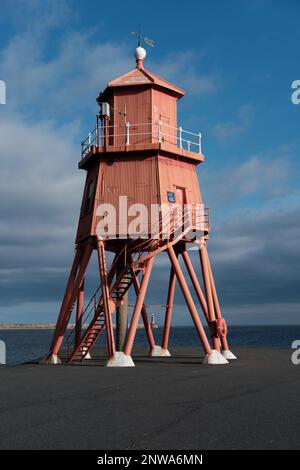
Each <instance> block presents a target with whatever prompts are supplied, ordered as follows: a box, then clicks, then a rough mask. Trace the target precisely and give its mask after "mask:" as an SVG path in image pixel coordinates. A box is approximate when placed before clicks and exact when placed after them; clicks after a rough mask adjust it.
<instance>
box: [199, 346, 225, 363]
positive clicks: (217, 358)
mask: <svg viewBox="0 0 300 470" xmlns="http://www.w3.org/2000/svg"><path fill="white" fill-rule="evenodd" d="M202 363H203V364H208V365H220V364H228V361H227V359H225V357H224V356H223V355H222V354H221V353H220V352H219V351H217V350H216V349H213V350H212V352H211V354H206V356H205V358H204V359H203V362H202Z"/></svg>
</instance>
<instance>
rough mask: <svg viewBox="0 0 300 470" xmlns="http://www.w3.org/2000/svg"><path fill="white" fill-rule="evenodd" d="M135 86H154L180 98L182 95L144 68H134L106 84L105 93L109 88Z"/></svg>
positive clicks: (181, 92) (172, 86)
mask: <svg viewBox="0 0 300 470" xmlns="http://www.w3.org/2000/svg"><path fill="white" fill-rule="evenodd" d="M137 85H156V86H158V87H161V88H165V89H167V90H169V91H171V92H173V93H175V95H177V96H178V98H181V97H182V96H183V95H184V91H183V90H182V89H181V88H179V87H177V86H176V85H173V84H172V83H170V82H168V81H167V80H165V79H163V78H161V77H159V76H158V75H155V74H154V73H152V72H149V70H146V69H144V68H135V69H133V70H131V71H130V72H127V73H125V74H124V75H121V76H120V77H118V78H115V79H114V80H112V81H110V82H108V84H107V88H106V90H105V91H106V92H107V91H108V89H110V88H115V87H122V86H137Z"/></svg>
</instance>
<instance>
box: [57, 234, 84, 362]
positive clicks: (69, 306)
mask: <svg viewBox="0 0 300 470" xmlns="http://www.w3.org/2000/svg"><path fill="white" fill-rule="evenodd" d="M92 251H93V245H92V243H87V244H86V246H85V251H84V254H83V257H82V261H81V263H80V268H79V271H78V274H77V277H76V280H75V283H74V286H73V289H72V291H71V293H70V297H69V300H68V302H67V304H66V307H65V309H64V311H63V312H62V313H63V315H62V320H61V323H60V325H59V326H58V332H57V339H56V341H55V344H54V347H53V350H52V353H53V354H55V355H57V354H58V352H59V350H60V347H61V343H62V341H63V338H64V334H65V331H66V328H67V326H68V323H69V320H70V316H71V314H72V310H73V306H74V303H75V300H76V297H77V295H78V291H79V287H80V285H81V283H82V280H83V278H84V275H85V271H86V268H87V265H88V262H89V260H90V257H91V254H92Z"/></svg>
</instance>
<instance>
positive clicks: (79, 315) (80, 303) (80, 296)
mask: <svg viewBox="0 0 300 470" xmlns="http://www.w3.org/2000/svg"><path fill="white" fill-rule="evenodd" d="M83 304H84V278H83V281H82V283H81V286H80V288H79V292H78V297H77V308H76V326H75V348H76V347H77V345H78V344H79V342H80V339H81V329H82V314H83Z"/></svg>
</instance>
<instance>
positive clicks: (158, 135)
mask: <svg viewBox="0 0 300 470" xmlns="http://www.w3.org/2000/svg"><path fill="white" fill-rule="evenodd" d="M157 138H158V143H159V144H161V121H160V120H158V121H157Z"/></svg>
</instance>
